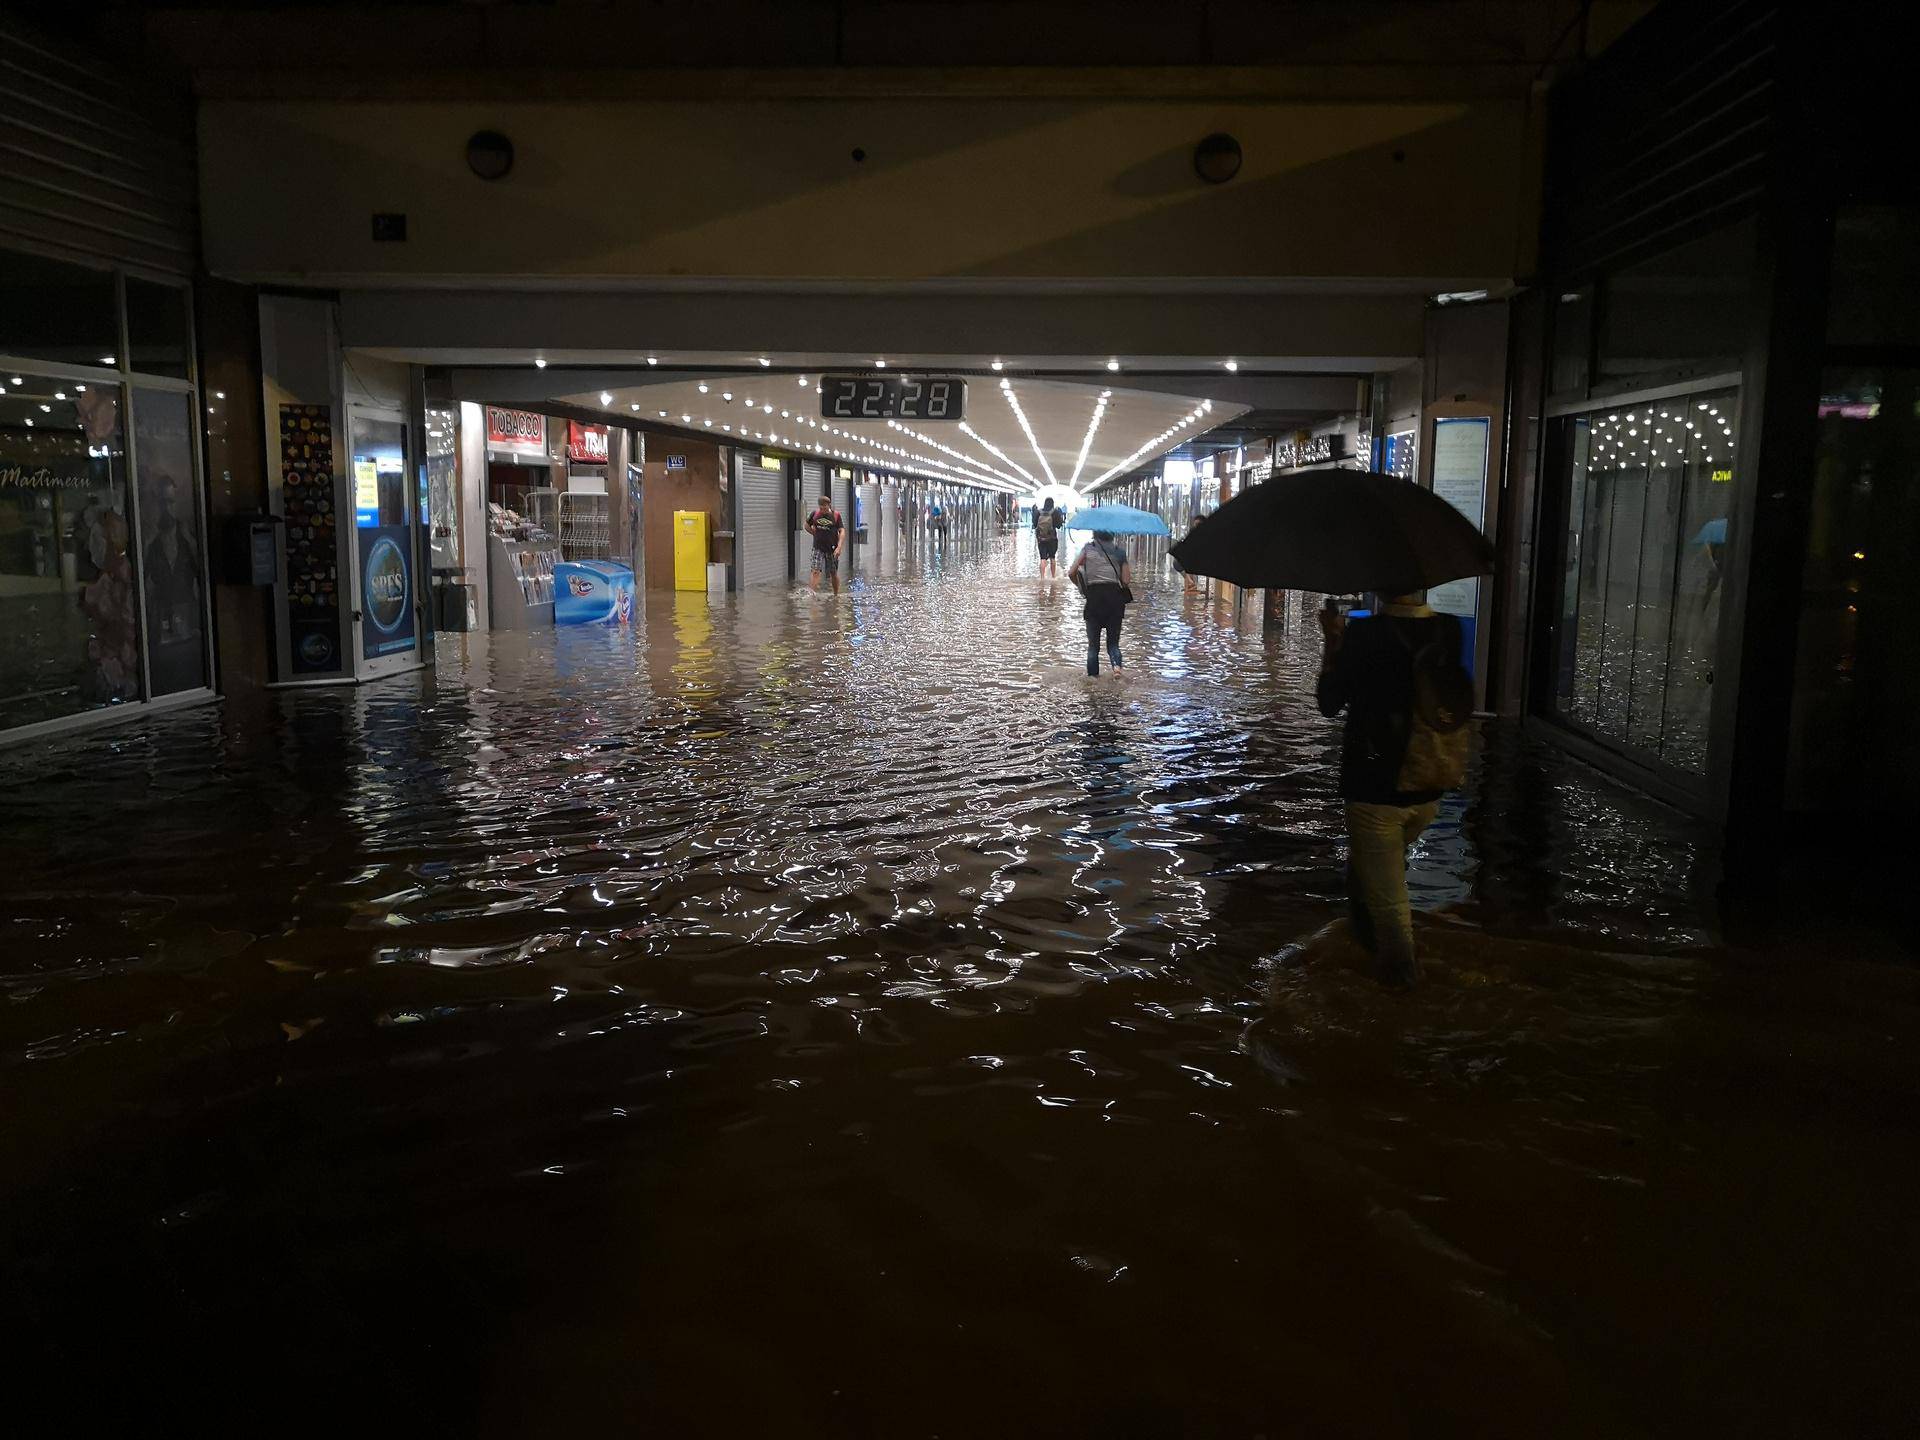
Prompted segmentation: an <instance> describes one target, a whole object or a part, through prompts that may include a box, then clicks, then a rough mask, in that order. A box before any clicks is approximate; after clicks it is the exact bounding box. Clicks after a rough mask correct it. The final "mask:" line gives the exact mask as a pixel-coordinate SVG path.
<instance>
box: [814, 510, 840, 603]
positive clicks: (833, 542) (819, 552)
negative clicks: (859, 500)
mask: <svg viewBox="0 0 1920 1440" xmlns="http://www.w3.org/2000/svg"><path fill="white" fill-rule="evenodd" d="M806 524H807V533H808V534H809V535H811V536H813V575H812V577H811V578H810V579H809V581H808V583H809V584H810V585H811V586H812V587H813V588H814V589H815V590H818V589H819V588H820V577H821V576H822V575H825V576H826V577H827V578H828V579H829V580H831V581H832V582H833V593H834V594H836V595H838V594H839V593H840V547H841V546H842V545H844V544H846V541H847V522H846V521H844V520H842V519H841V518H840V512H839V511H838V510H836V509H834V508H833V497H832V496H831V495H822V496H821V497H820V503H819V505H817V506H816V507H815V508H814V512H813V513H812V514H811V515H809V516H807V521H806Z"/></svg>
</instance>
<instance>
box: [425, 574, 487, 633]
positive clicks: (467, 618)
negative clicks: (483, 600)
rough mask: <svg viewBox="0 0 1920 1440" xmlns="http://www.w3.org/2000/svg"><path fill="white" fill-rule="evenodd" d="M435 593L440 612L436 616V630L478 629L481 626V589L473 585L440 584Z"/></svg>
mask: <svg viewBox="0 0 1920 1440" xmlns="http://www.w3.org/2000/svg"><path fill="white" fill-rule="evenodd" d="M434 594H435V596H436V597H437V598H438V600H439V613H438V614H437V615H436V616H435V617H434V629H436V630H477V629H478V628H479V626H480V591H479V588H478V587H477V586H473V585H440V586H437V587H435V589H434Z"/></svg>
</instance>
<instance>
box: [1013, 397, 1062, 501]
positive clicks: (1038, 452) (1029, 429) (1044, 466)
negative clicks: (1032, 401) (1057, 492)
mask: <svg viewBox="0 0 1920 1440" xmlns="http://www.w3.org/2000/svg"><path fill="white" fill-rule="evenodd" d="M1000 393H1001V394H1002V395H1004V396H1005V397H1006V399H1007V404H1008V405H1010V406H1012V407H1013V418H1014V419H1016V420H1018V421H1019V422H1020V428H1021V430H1022V431H1024V432H1025V433H1026V437H1027V444H1029V445H1031V446H1032V447H1033V457H1034V459H1036V460H1038V461H1039V462H1040V468H1041V470H1042V471H1044V472H1045V473H1046V477H1047V483H1048V484H1049V485H1058V484H1059V483H1060V481H1059V479H1058V478H1057V477H1055V475H1054V473H1053V466H1051V465H1049V464H1048V463H1047V455H1046V452H1045V451H1044V450H1042V449H1041V448H1040V442H1039V440H1037V439H1036V438H1035V437H1034V433H1033V426H1031V425H1029V424H1028V423H1027V412H1026V411H1025V410H1022V409H1021V408H1020V397H1019V396H1018V395H1016V394H1014V393H1013V382H1012V381H1011V380H1002V381H1001V382H1000Z"/></svg>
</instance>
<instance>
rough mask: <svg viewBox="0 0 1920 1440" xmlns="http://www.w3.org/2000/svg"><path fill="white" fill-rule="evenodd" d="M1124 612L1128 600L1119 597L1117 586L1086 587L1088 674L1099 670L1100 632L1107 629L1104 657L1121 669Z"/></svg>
mask: <svg viewBox="0 0 1920 1440" xmlns="http://www.w3.org/2000/svg"><path fill="white" fill-rule="evenodd" d="M1126 613H1127V602H1126V601H1124V600H1122V599H1121V598H1120V587H1119V586H1118V585H1089V586H1088V587H1087V608H1086V617H1087V674H1089V675H1098V674H1099V673H1100V634H1101V632H1102V631H1105V632H1106V637H1107V659H1109V660H1111V661H1112V662H1113V668H1114V669H1116V670H1118V669H1120V668H1121V667H1120V621H1121V619H1122V618H1123V617H1124V616H1125V615H1126Z"/></svg>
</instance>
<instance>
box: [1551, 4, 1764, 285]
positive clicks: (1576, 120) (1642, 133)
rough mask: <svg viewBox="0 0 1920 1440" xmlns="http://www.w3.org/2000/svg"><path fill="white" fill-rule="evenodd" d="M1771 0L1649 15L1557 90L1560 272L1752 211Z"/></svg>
mask: <svg viewBox="0 0 1920 1440" xmlns="http://www.w3.org/2000/svg"><path fill="white" fill-rule="evenodd" d="M1780 43H1781V12H1780V6H1779V4H1778V0H1698V3H1695V4H1691V5H1679V6H1668V7H1665V8H1664V9H1662V10H1659V11H1656V12H1655V13H1654V14H1652V15H1650V16H1648V17H1647V18H1646V19H1645V20H1643V21H1642V22H1641V23H1640V24H1639V25H1636V26H1635V27H1634V28H1633V29H1632V30H1630V31H1629V32H1628V33H1627V35H1625V36H1623V37H1622V38H1621V40H1620V41H1619V42H1618V43H1617V44H1616V45H1614V46H1613V47H1612V48H1611V49H1609V50H1608V51H1607V52H1606V53H1605V54H1604V55H1602V56H1601V57H1600V59H1599V60H1598V61H1596V62H1595V63H1594V65H1593V66H1592V67H1591V69H1589V70H1588V71H1587V72H1586V73H1585V74H1584V75H1582V76H1581V77H1579V78H1578V79H1577V80H1575V81H1573V82H1570V83H1569V84H1568V85H1567V86H1566V88H1565V91H1564V93H1560V92H1556V95H1555V99H1554V105H1555V109H1556V114H1557V116H1558V117H1559V118H1558V120H1557V121H1556V125H1555V134H1554V140H1553V153H1554V155H1555V156H1556V158H1555V160H1554V162H1553V164H1554V174H1555V184H1554V188H1553V195H1552V197H1551V200H1550V203H1549V204H1548V206H1547V216H1548V222H1549V226H1550V230H1551V233H1550V238H1549V249H1550V251H1551V254H1552V263H1553V267H1554V271H1555V273H1556V274H1557V275H1559V276H1561V277H1563V278H1573V277H1576V276H1578V275H1580V274H1583V273H1587V272H1591V271H1594V270H1598V269H1602V268H1611V267H1614V266H1619V265H1624V264H1630V263H1632V262H1633V261H1634V260H1636V259H1638V258H1641V257H1642V256H1645V255H1648V254H1652V253H1654V252H1657V251H1659V250H1663V249H1667V248H1670V247H1671V246H1672V245H1674V244H1675V243H1677V242H1678V241H1680V240H1682V239H1685V238H1688V237H1689V236H1690V235H1693V234H1698V233H1701V232H1703V231H1706V230H1709V229H1713V228H1716V227H1717V226H1719V225H1722V224H1726V223H1729V222H1730V221H1732V220H1734V219H1737V218H1739V217H1740V216H1741V215H1744V214H1747V213H1749V212H1751V211H1752V210H1754V209H1755V208H1756V207H1757V206H1758V204H1759V203H1760V198H1761V195H1762V192H1763V190H1764V188H1765V186H1766V184H1767V176H1768V170H1769V166H1770V163H1771V161H1772V158H1773V156H1774V153H1775V150H1776V147H1777V145H1778V139H1779V137H1778V121H1777V119H1776V116H1777V114H1778V109H1779V95H1778V89H1779V80H1778V77H1779V67H1780Z"/></svg>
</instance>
